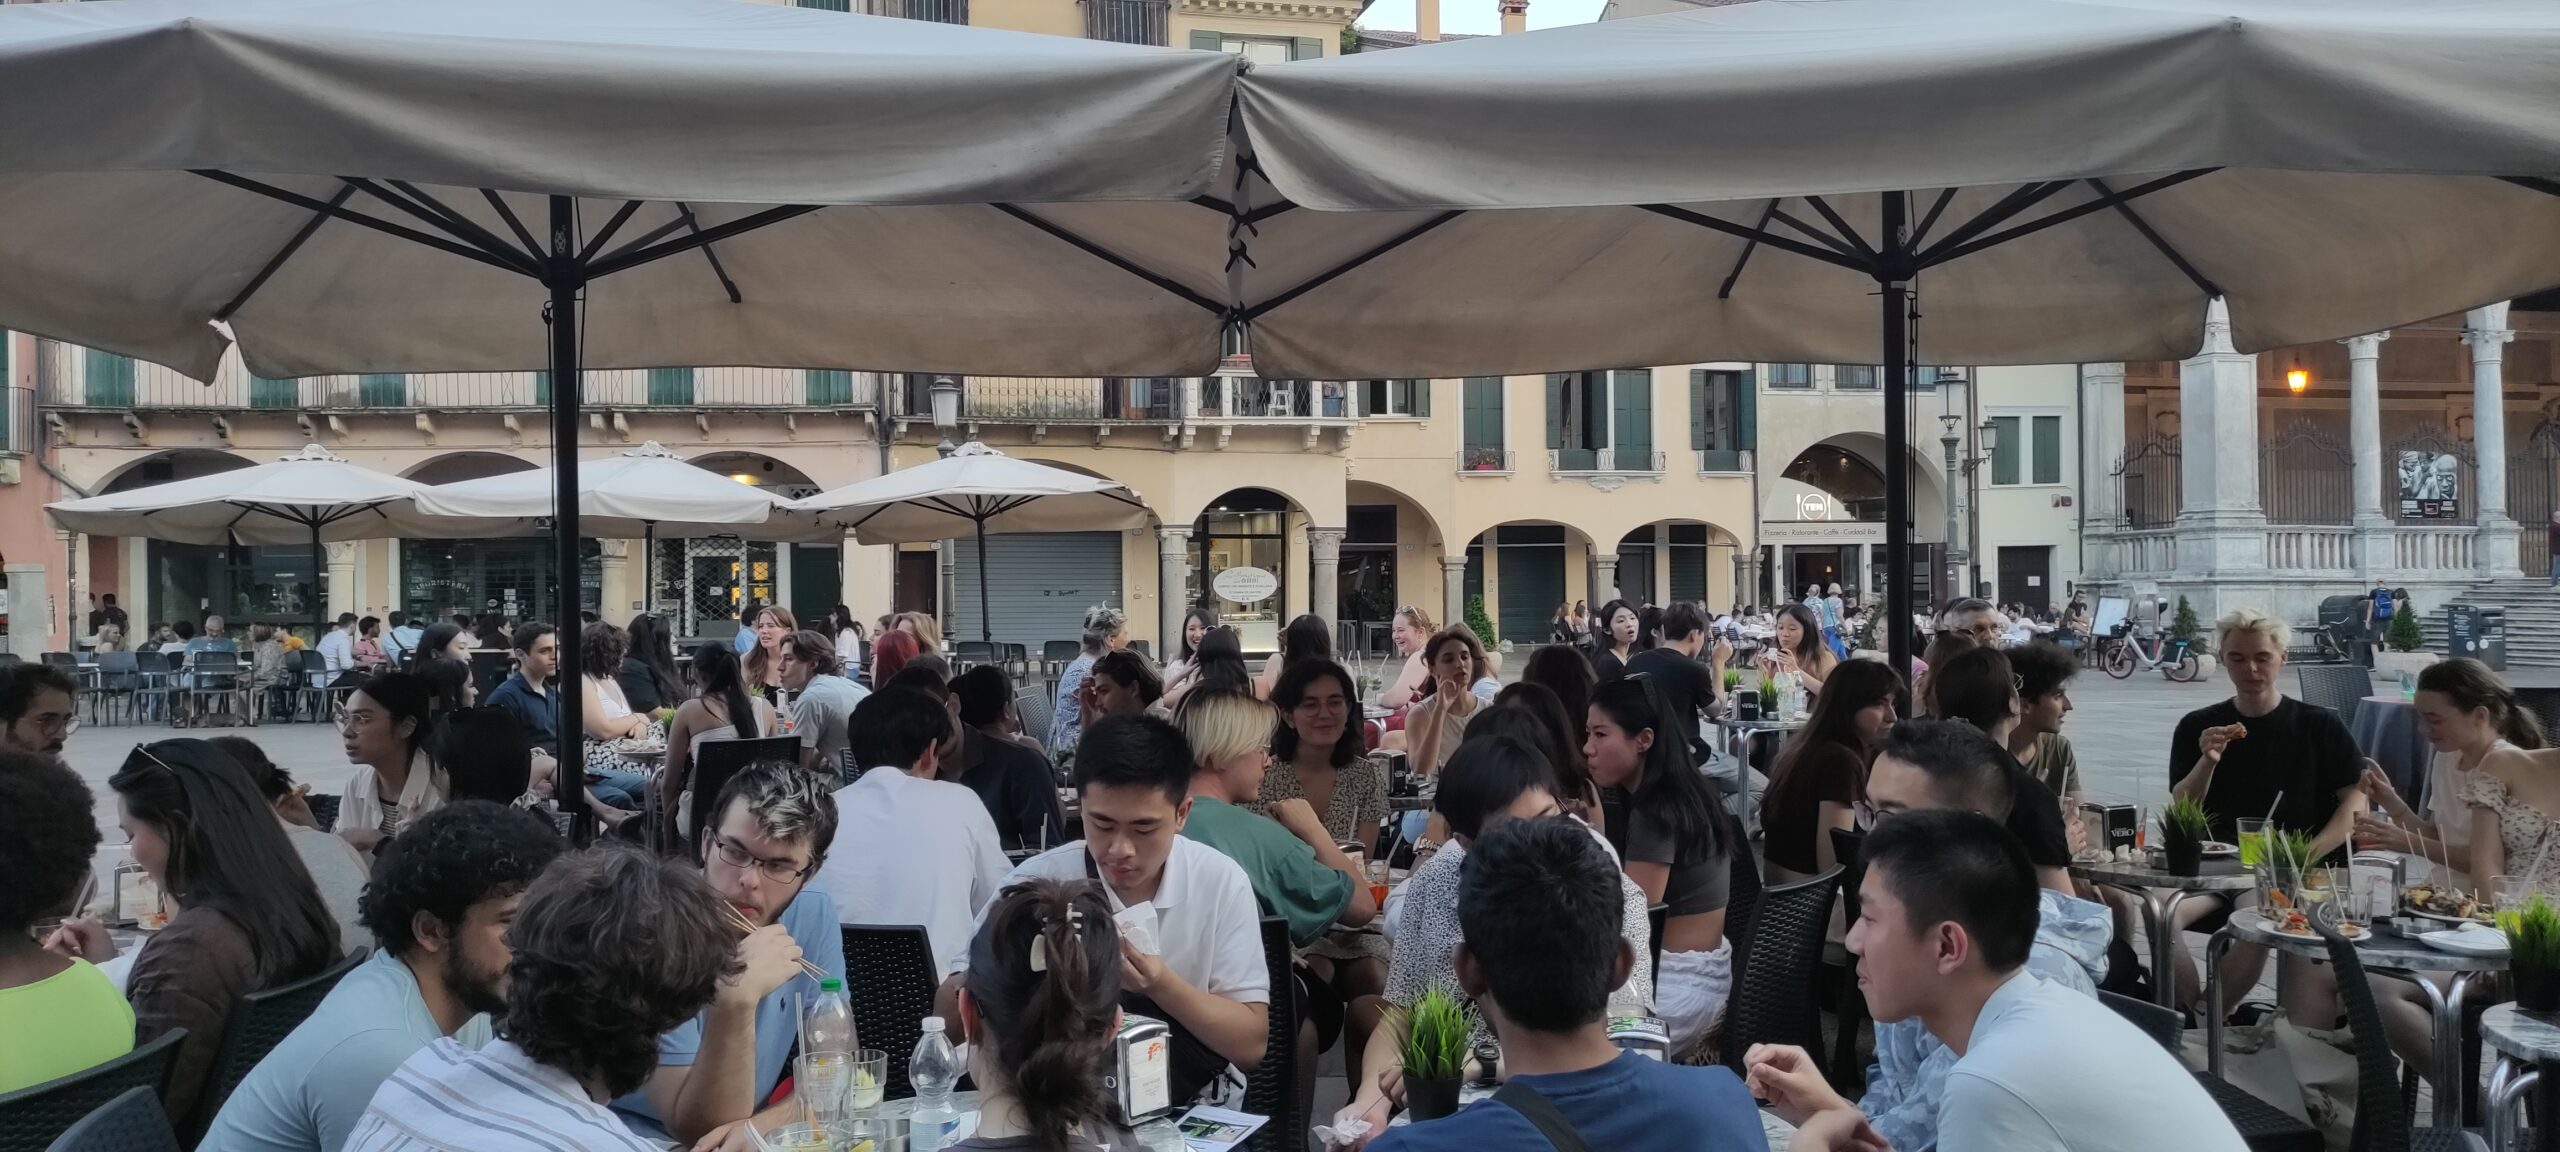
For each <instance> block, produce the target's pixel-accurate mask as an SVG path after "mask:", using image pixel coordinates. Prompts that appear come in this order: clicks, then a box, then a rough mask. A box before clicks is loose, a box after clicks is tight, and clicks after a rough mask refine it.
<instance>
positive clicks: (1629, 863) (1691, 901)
mask: <svg viewBox="0 0 2560 1152" xmlns="http://www.w3.org/2000/svg"><path fill="white" fill-rule="evenodd" d="M1669 716H1670V707H1669V706H1668V705H1667V704H1666V703H1665V702H1664V701H1663V699H1662V697H1661V694H1659V693H1657V692H1655V691H1654V690H1653V688H1652V686H1651V685H1649V684H1647V683H1646V682H1645V681H1644V680H1643V679H1642V678H1640V677H1629V678H1622V679H1617V680H1611V681H1609V682H1607V683H1604V684H1602V685H1600V687H1599V688H1598V689H1597V690H1595V691H1593V692H1592V694H1591V714H1590V717H1589V718H1588V720H1586V721H1585V725H1584V726H1585V729H1586V731H1587V735H1586V736H1585V737H1584V738H1583V748H1582V754H1583V757H1584V759H1587V760H1589V761H1590V762H1591V777H1592V779H1594V780H1596V781H1598V782H1599V784H1600V786H1601V787H1602V788H1605V789H1609V790H1612V791H1614V792H1617V793H1620V794H1622V795H1624V796H1625V797H1626V801H1625V803H1626V815H1625V817H1624V818H1623V819H1621V818H1619V816H1618V815H1617V814H1616V813H1612V814H1611V815H1610V818H1609V826H1608V829H1607V833H1608V836H1609V841H1610V843H1611V844H1613V845H1615V846H1616V847H1617V849H1618V855H1619V856H1620V857H1621V858H1622V859H1624V860H1625V861H1626V869H1627V877H1628V878H1629V879H1631V880H1634V881H1635V882H1636V886H1637V887H1639V888H1642V889H1644V894H1645V898H1646V899H1647V900H1648V901H1651V902H1654V903H1659V904H1667V905H1669V906H1670V908H1669V915H1668V918H1667V919H1666V920H1665V922H1664V925H1663V930H1662V941H1661V944H1662V959H1661V960H1660V961H1658V962H1657V963H1656V966H1655V969H1654V1005H1655V1008H1656V1011H1657V1013H1658V1014H1659V1015H1660V1016H1661V1017H1662V1020H1663V1025H1664V1027H1665V1028H1666V1029H1668V1030H1669V1032H1670V1034H1671V1052H1672V1054H1673V1056H1674V1057H1678V1056H1680V1055H1682V1054H1684V1053H1686V1052H1688V1051H1689V1050H1690V1049H1691V1048H1693V1047H1694V1046H1695V1045H1696V1044H1697V1043H1698V1041H1699V1040H1700V1039H1702V1038H1704V1037H1705V1036H1706V1035H1707V1033H1708V1032H1710V1031H1712V1030H1714V1028H1715V1025H1716V1022H1717V1021H1719V1020H1722V1019H1723V1018H1724V1008H1725V998H1726V996H1727V994H1729V993H1730V992H1731V991H1732V990H1733V945H1732V944H1731V943H1730V942H1729V941H1727V940H1726V939H1725V938H1724V911H1725V899H1726V895H1727V893H1729V892H1730V891H1731V889H1732V885H1733V875H1734V871H1735V869H1736V866H1737V863H1738V862H1737V860H1736V856H1737V854H1739V855H1741V856H1742V857H1744V858H1747V857H1748V855H1749V849H1748V848H1747V847H1743V846H1742V844H1741V837H1740V834H1739V832H1738V830H1736V829H1735V828H1734V826H1733V825H1732V823H1731V818H1730V817H1728V816H1726V815H1725V811H1724V806H1723V805H1721V804H1719V803H1718V802H1717V800H1716V796H1715V793H1714V792H1713V791H1712V790H1711V789H1710V787H1709V785H1708V784H1707V778H1706V776H1705V774H1703V773H1701V772H1699V771H1698V769H1697V767H1696V765H1694V764H1692V763H1691V762H1690V760H1689V741H1688V739H1687V738H1686V736H1684V735H1683V734H1682V733H1681V731H1680V729H1679V727H1678V726H1676V725H1675V724H1673V723H1671V722H1670V720H1669Z"/></svg>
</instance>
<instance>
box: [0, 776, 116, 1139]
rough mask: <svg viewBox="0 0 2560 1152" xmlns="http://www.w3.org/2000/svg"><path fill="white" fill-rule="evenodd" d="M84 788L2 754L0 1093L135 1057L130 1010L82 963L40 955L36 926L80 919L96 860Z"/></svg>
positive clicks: (93, 828) (95, 834)
mask: <svg viewBox="0 0 2560 1152" xmlns="http://www.w3.org/2000/svg"><path fill="white" fill-rule="evenodd" d="M90 813H91V800H90V797H89V787H88V785H85V784H82V783H81V782H80V777H78V776H76V775H73V774H72V771H71V769H69V768H67V767H64V766H63V765H62V763H61V761H58V760H55V759H54V758H52V757H50V756H38V755H33V754H29V753H25V752H19V751H16V750H0V876H6V877H8V878H9V881H8V883H6V884H0V1093H8V1092H15V1091H17V1090H18V1089H20V1088H26V1087H31V1086H33V1085H37V1084H42V1083H44V1082H45V1081H48V1080H53V1079H57V1078H59V1077H63V1076H68V1075H70V1074H72V1073H74V1072H78V1071H82V1070H83V1069H87V1068H90V1067H94V1066H96V1065H99V1064H103V1063H105V1062H107V1061H109V1060H113V1059H115V1058H116V1057H118V1056H122V1055H124V1054H125V1053H127V1052H130V1051H132V1050H133V1007H132V1006H131V1005H129V1004H127V1003H125V999H124V993H122V992H120V991H117V989H116V986H115V983H114V982H113V981H111V980H109V979H107V976H106V974H105V973H103V972H100V971H98V969H97V968H96V967H94V966H92V965H91V964H90V963H89V962H88V961H86V960H76V959H71V958H68V957H64V956H60V955H56V954H54V953H52V952H48V951H46V950H45V949H44V948H43V947H42V946H40V945H39V944H38V943H37V941H36V939H35V937H34V935H33V934H32V932H31V931H30V930H31V929H32V928H34V926H35V924H36V922H37V921H38V920H41V919H49V918H52V917H56V916H60V915H62V914H63V913H65V912H70V911H76V909H73V908H72V907H71V902H72V901H73V900H74V899H77V898H78V895H79V891H80V881H81V878H82V877H84V876H86V875H88V873H89V858H90V857H91V856H93V855H95V854H96V853H97V851H98V823H97V820H96V819H95V818H94V817H93V816H91V814H90Z"/></svg>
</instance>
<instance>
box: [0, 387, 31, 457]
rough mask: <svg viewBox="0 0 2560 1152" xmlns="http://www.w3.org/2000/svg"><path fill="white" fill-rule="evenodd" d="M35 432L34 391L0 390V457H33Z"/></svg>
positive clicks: (19, 389) (24, 389) (21, 389)
mask: <svg viewBox="0 0 2560 1152" xmlns="http://www.w3.org/2000/svg"><path fill="white" fill-rule="evenodd" d="M36 430H37V423H36V390H35V389H33V388H0V456H31V455H34V454H35V450H36V435H37V431H36Z"/></svg>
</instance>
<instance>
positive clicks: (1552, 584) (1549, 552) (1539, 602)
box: [1493, 527, 1564, 644]
mask: <svg viewBox="0 0 2560 1152" xmlns="http://www.w3.org/2000/svg"><path fill="white" fill-rule="evenodd" d="M1500 531H1501V533H1502V536H1503V537H1504V539H1505V541H1506V542H1504V543H1501V544H1498V545H1497V547H1499V548H1500V549H1501V553H1500V555H1498V556H1497V557H1495V566H1494V581H1495V583H1496V587H1497V588H1498V589H1499V591H1500V592H1501V596H1500V600H1501V607H1500V612H1501V615H1500V617H1499V618H1497V619H1496V620H1495V621H1494V622H1493V626H1494V630H1495V631H1497V632H1499V633H1501V634H1502V636H1501V638H1503V639H1507V640H1511V641H1513V642H1515V643H1520V644H1535V643H1538V642H1540V641H1542V640H1544V639H1545V638H1546V635H1547V622H1548V621H1550V620H1552V619H1554V618H1555V614H1556V605H1557V604H1559V603H1562V602H1563V601H1564V543H1563V540H1564V532H1563V530H1562V529H1550V530H1549V531H1550V532H1552V533H1553V535H1554V537H1555V539H1556V543H1553V544H1512V543H1508V542H1507V541H1508V539H1509V538H1510V537H1512V536H1513V535H1514V534H1515V533H1516V534H1523V535H1525V534H1527V533H1526V532H1523V530H1522V529H1520V528H1516V527H1515V528H1503V529H1501V530H1500ZM1528 531H1530V532H1534V531H1536V529H1534V528H1532V529H1529V530H1528Z"/></svg>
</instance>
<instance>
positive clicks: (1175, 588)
mask: <svg viewBox="0 0 2560 1152" xmlns="http://www.w3.org/2000/svg"><path fill="white" fill-rule="evenodd" d="M1190 579H1191V529H1190V527H1189V526H1187V525H1186V526H1184V527H1181V528H1158V529H1156V627H1157V632H1156V637H1157V644H1158V646H1159V647H1158V650H1159V651H1161V652H1163V653H1165V655H1166V657H1167V658H1170V657H1171V656H1172V655H1173V654H1174V653H1176V652H1180V651H1182V617H1183V615H1184V614H1185V613H1187V612H1189V611H1190V610H1191V604H1190V598H1189V597H1188V596H1187V595H1186V594H1185V593H1184V592H1183V588H1184V586H1185V585H1187V584H1188V583H1189V582H1190Z"/></svg>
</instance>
